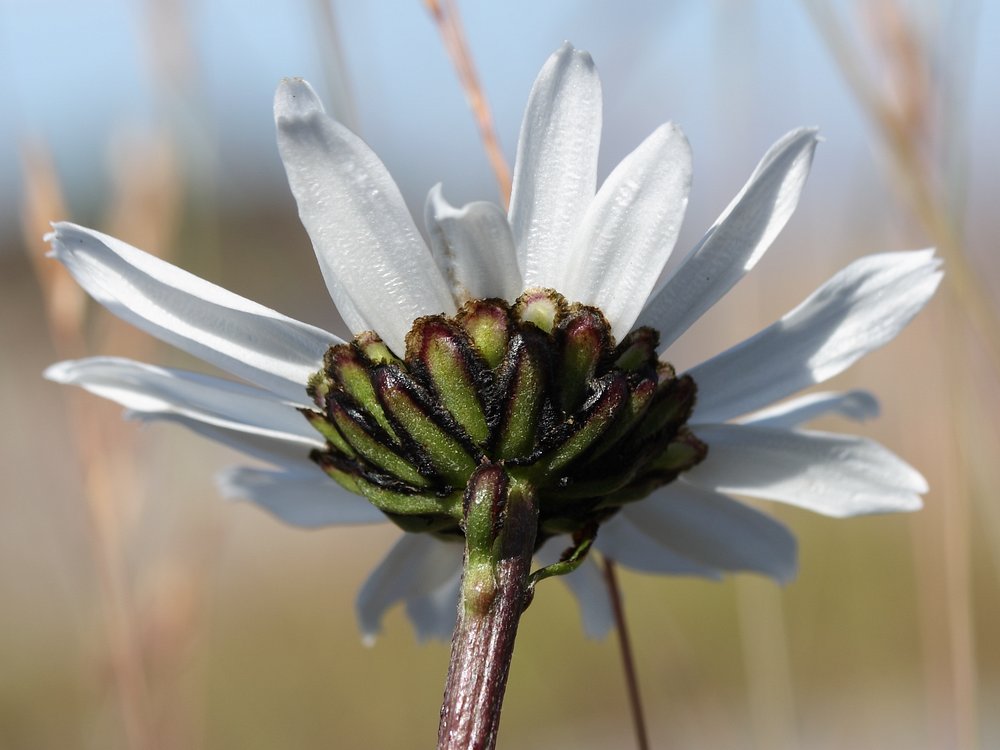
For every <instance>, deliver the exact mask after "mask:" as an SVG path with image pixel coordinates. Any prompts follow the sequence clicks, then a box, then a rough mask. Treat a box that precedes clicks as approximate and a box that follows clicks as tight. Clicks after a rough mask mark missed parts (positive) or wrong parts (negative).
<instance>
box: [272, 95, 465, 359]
mask: <svg viewBox="0 0 1000 750" xmlns="http://www.w3.org/2000/svg"><path fill="white" fill-rule="evenodd" d="M274 119H275V123H276V125H277V129H278V150H279V151H280V153H281V160H282V162H284V165H285V172H286V173H287V175H288V184H289V185H290V186H291V188H292V193H293V194H294V196H295V201H296V203H298V207H299V217H300V218H301V219H302V224H303V225H304V226H305V228H306V231H307V232H308V233H309V238H310V239H311V240H312V243H313V248H314V249H315V251H316V257H317V258H318V259H319V265H320V268H321V269H322V271H323V278H324V279H325V280H326V285H327V288H328V289H329V290H330V296H331V297H333V301H334V302H335V303H336V305H337V308H338V310H340V311H341V313H342V314H343V315H344V319H345V321H346V322H347V324H348V326H349V327H350V328H351V330H352V331H354V333H360V332H361V331H364V330H369V329H374V330H375V331H377V332H378V334H379V335H380V336H381V337H382V338H383V340H384V341H385V342H386V343H387V344H388V345H389V347H390V348H391V349H392V350H393V351H395V352H397V353H399V354H402V353H403V351H404V350H405V345H404V338H405V336H406V332H407V331H408V330H409V329H410V325H411V324H412V322H413V321H414V320H415V319H416V318H419V317H420V316H422V315H433V314H436V313H442V312H443V313H447V314H452V313H454V312H455V306H454V303H453V301H452V299H451V294H450V293H449V291H448V285H447V283H445V280H444V278H443V277H442V276H441V273H440V271H439V270H438V268H437V266H436V265H435V264H434V262H433V260H432V258H431V256H430V253H429V251H428V250H427V246H426V245H424V242H423V240H422V239H421V238H420V234H419V232H418V231H417V228H416V226H415V225H414V223H413V218H412V217H411V216H410V213H409V211H408V210H407V208H406V204H405V203H404V202H403V197H402V195H400V193H399V188H398V187H396V183H395V182H393V180H392V177H390V176H389V173H388V171H387V170H386V168H385V166H384V165H383V164H382V162H381V161H379V158H378V157H377V156H376V155H375V154H374V153H373V152H372V150H371V149H370V148H368V146H367V145H366V144H365V143H364V142H363V141H362V140H361V139H360V138H358V137H357V136H356V135H354V133H352V132H351V131H349V130H348V129H347V128H345V127H344V126H343V125H341V124H340V123H338V122H337V121H335V120H334V119H333V118H332V117H329V116H328V115H327V114H326V113H325V112H324V111H323V105H322V104H320V101H319V99H318V98H317V96H316V92H314V91H313V90H312V88H311V87H310V86H309V84H308V83H306V82H305V81H303V80H301V79H291V78H287V79H285V80H284V81H282V82H281V85H280V86H279V87H278V92H277V94H276V95H275V99H274Z"/></svg>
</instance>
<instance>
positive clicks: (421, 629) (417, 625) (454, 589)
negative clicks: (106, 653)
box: [406, 565, 462, 641]
mask: <svg viewBox="0 0 1000 750" xmlns="http://www.w3.org/2000/svg"><path fill="white" fill-rule="evenodd" d="M461 585H462V568H461V566H460V565H459V566H458V567H457V568H456V570H455V574H454V575H453V576H452V577H451V578H450V579H449V580H448V581H445V582H444V583H443V584H441V585H440V586H438V587H437V588H436V589H434V590H433V591H431V592H428V593H427V594H424V595H423V596H416V597H413V598H412V599H408V600H407V602H406V614H407V615H408V616H409V618H410V622H412V623H413V629H414V630H415V631H416V633H417V639H418V640H421V641H425V640H428V639H430V638H436V639H437V640H440V641H446V640H448V639H449V638H451V635H452V633H453V632H454V630H455V622H456V620H457V618H458V594H459V589H460V588H461Z"/></svg>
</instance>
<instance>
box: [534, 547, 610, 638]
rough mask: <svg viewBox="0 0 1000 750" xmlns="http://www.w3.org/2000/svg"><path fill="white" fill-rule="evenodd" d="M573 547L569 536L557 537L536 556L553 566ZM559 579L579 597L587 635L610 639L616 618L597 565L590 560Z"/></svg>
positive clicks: (577, 601) (581, 615)
mask: <svg viewBox="0 0 1000 750" xmlns="http://www.w3.org/2000/svg"><path fill="white" fill-rule="evenodd" d="M569 545H570V542H569V538H568V537H553V538H552V539H549V540H548V541H547V542H545V544H543V545H542V547H541V549H539V550H538V552H536V553H535V558H536V559H537V561H538V563H539V564H540V565H542V566H545V565H552V564H553V563H555V562H558V561H559V556H560V555H561V554H562V552H563V550H564V549H566V547H568V546H569ZM559 580H560V581H562V582H563V583H565V584H566V586H567V588H569V590H570V591H571V592H572V593H573V596H575V597H576V603H577V604H578V605H579V607H580V617H581V619H582V620H583V632H584V633H586V634H587V637H588V638H603V637H604V636H606V635H607V634H608V633H609V632H610V630H611V628H612V627H613V626H614V615H613V614H612V612H611V600H610V599H609V598H608V590H607V586H606V585H605V583H604V576H602V575H601V571H600V569H598V567H597V565H596V563H594V561H593V560H592V559H591V558H589V557H588V558H587V559H586V560H584V561H583V563H581V564H580V567H579V568H577V569H576V570H574V571H573V572H572V573H569V574H568V575H564V576H559ZM539 585H542V586H544V585H545V584H544V583H543V584H539Z"/></svg>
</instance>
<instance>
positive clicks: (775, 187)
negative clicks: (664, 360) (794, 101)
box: [636, 128, 817, 351]
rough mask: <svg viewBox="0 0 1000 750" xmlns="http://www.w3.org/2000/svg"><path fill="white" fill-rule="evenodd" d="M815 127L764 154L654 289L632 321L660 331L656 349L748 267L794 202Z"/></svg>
mask: <svg viewBox="0 0 1000 750" xmlns="http://www.w3.org/2000/svg"><path fill="white" fill-rule="evenodd" d="M816 142H817V139H816V131H815V130H813V129H805V128H804V129H801V130H793V131H792V132H791V133H788V134H787V135H786V136H785V137H783V138H782V139H781V140H780V141H778V142H777V143H775V144H774V145H773V146H772V147H771V148H770V149H769V150H768V152H767V153H766V154H765V155H764V158H763V159H762V160H761V162H760V164H758V165H757V168H756V169H755V170H754V172H753V174H752V175H750V179H749V180H748V181H747V183H746V185H744V186H743V189H742V190H741V191H740V192H739V194H738V195H737V196H736V197H735V198H734V199H733V201H732V203H730V204H729V206H728V207H727V208H726V210H725V211H723V212H722V215H721V216H720V217H719V218H718V219H716V221H715V224H713V225H712V227H711V229H709V230H708V232H707V233H706V234H705V236H704V237H703V238H702V239H701V241H700V242H699V243H698V244H697V245H696V246H695V247H694V249H692V250H691V252H690V253H689V254H688V256H687V257H686V258H685V259H684V262H683V263H682V264H681V265H680V266H678V268H677V269H676V270H675V271H674V272H673V275H672V276H671V277H670V278H668V279H667V281H666V282H665V283H664V284H663V285H662V286H661V287H660V288H659V289H658V290H657V291H655V292H654V293H653V295H652V296H651V297H650V299H649V301H648V302H647V303H646V306H645V308H644V309H643V310H642V312H641V313H640V314H639V318H638V320H637V321H636V324H637V325H647V326H652V327H653V328H655V329H656V330H658V331H659V332H660V351H663V350H664V349H666V348H667V347H668V346H669V345H670V344H672V343H673V342H674V341H675V340H676V339H677V338H678V337H679V336H680V335H681V334H682V333H684V331H686V330H687V329H688V327H689V326H690V325H691V324H692V323H694V322H695V321H696V320H697V319H698V318H700V317H701V316H702V314H703V313H704V312H705V311H706V310H708V309H709V308H710V307H711V306H712V305H714V304H715V303H716V302H717V301H718V300H719V299H721V298H722V296H723V295H724V294H725V293H726V292H728V291H729V290H730V289H731V288H732V287H733V285H734V284H735V283H736V282H737V281H739V280H740V279H741V278H743V276H744V274H746V273H747V271H749V270H750V269H751V268H753V267H754V266H755V265H756V264H757V261H759V260H760V259H761V257H762V256H763V255H764V253H765V252H766V251H767V249H768V247H770V245H771V243H772V242H773V241H774V238H775V237H776V236H777V235H778V232H780V231H781V230H782V229H783V228H784V226H785V224H786V223H787V222H788V219H789V218H790V217H791V215H792V212H793V211H794V210H795V207H796V205H798V202H799V195H800V194H801V192H802V186H803V185H804V184H805V181H806V176H807V175H808V174H809V166H810V165H811V164H812V156H813V151H814V150H815V148H816Z"/></svg>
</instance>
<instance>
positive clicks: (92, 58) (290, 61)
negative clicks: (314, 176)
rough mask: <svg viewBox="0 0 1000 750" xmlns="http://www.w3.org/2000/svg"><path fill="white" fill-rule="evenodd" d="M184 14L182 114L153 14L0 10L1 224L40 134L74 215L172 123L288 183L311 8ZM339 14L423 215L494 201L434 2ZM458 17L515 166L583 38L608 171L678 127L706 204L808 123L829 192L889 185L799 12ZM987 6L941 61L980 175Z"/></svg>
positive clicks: (636, 10) (590, 11) (319, 75)
mask: <svg viewBox="0 0 1000 750" xmlns="http://www.w3.org/2000/svg"><path fill="white" fill-rule="evenodd" d="M160 2H161V4H163V0H160ZM172 2H173V4H175V5H178V6H180V7H182V8H183V9H184V12H185V14H186V16H187V20H188V25H189V28H190V30H191V37H192V45H191V47H190V49H189V51H188V56H187V60H186V62H187V63H189V64H190V65H191V69H192V70H193V71H194V72H195V75H194V76H193V78H192V88H191V90H190V91H189V93H188V99H187V104H186V105H185V107H183V108H180V109H178V108H177V107H176V106H173V105H174V104H176V101H177V100H176V99H173V100H171V99H169V98H164V97H163V96H158V95H157V88H156V86H155V85H154V81H155V77H154V76H153V75H152V72H151V65H150V55H149V42H148V40H149V38H150V36H149V34H150V32H149V26H150V24H149V21H148V7H149V6H150V5H151V4H152V3H151V2H140V0H87V1H86V2H80V1H79V0H0V69H2V75H0V100H2V101H3V102H5V103H6V104H5V106H4V107H3V111H2V112H0V188H2V189H3V191H4V194H5V195H10V196H11V198H12V199H11V200H8V199H4V200H3V201H2V208H0V221H3V222H4V224H5V225H7V224H8V223H9V222H10V219H11V216H12V210H13V208H14V206H15V205H16V194H17V184H18V183H17V177H18V176H17V160H16V148H17V144H18V143H19V141H20V139H22V138H23V137H25V136H26V135H41V136H42V137H43V138H44V139H45V140H46V141H47V142H48V143H49V144H50V145H51V147H52V148H53V149H54V151H55V154H56V158H57V164H58V167H59V169H60V172H61V174H62V176H63V178H64V179H65V180H66V181H67V182H68V184H69V186H70V188H71V200H72V201H78V202H85V201H86V200H87V199H88V197H92V196H94V195H100V194H101V190H102V189H103V188H104V186H105V185H106V161H107V157H106V153H107V148H108V143H109V140H110V139H112V138H113V137H114V136H115V133H117V132H120V129H121V127H122V125H123V124H139V125H141V124H143V123H150V122H174V123H175V124H176V127H177V128H178V130H179V132H181V133H184V134H186V136H187V137H188V138H190V139H192V140H191V141H190V142H188V143H186V144H185V151H186V156H187V158H189V159H190V160H192V161H198V160H199V159H202V158H203V155H205V154H214V153H221V157H220V159H219V161H215V159H214V158H212V159H211V160H209V161H210V162H211V163H210V164H208V165H206V164H202V165H201V168H203V169H207V170H208V171H210V172H213V173H215V174H217V179H218V182H219V184H220V186H221V187H222V189H223V192H224V193H225V195H226V196H227V197H230V198H234V199H239V196H240V195H241V191H240V188H245V187H247V186H255V185H266V186H270V184H271V182H272V180H273V179H274V178H276V177H279V176H280V171H279V170H280V165H279V163H278V160H277V154H276V149H275V147H274V141H273V125H272V121H271V113H270V108H271V97H272V94H273V90H274V87H275V84H276V83H277V81H278V80H279V79H280V78H281V77H282V76H285V75H302V76H304V77H306V78H308V79H310V80H312V81H313V82H314V83H316V84H317V88H318V89H319V90H320V91H322V92H325V91H326V89H325V85H324V73H323V71H324V59H325V58H324V52H323V50H322V47H321V45H322V44H323V43H324V40H323V39H322V37H321V34H320V33H319V31H318V29H319V24H318V23H317V17H316V12H315V3H314V2H313V1H312V0H285V1H284V2H276V1H275V0H256V1H255V2H253V3H247V2H245V0H204V1H202V2H199V1H198V0H187V2H184V0H172ZM622 7H626V8H627V9H628V11H627V12H625V13H623V12H622V10H621V8H622ZM847 7H851V8H853V7H855V4H853V3H850V4H848V6H847ZM962 7H965V6H962ZM968 7H970V8H973V9H975V8H976V7H977V6H976V5H975V4H973V5H971V6H968ZM335 8H336V12H337V18H338V23H339V26H340V33H341V38H342V41H343V45H344V54H345V58H346V62H347V72H348V76H349V79H350V84H351V86H352V88H353V91H354V95H355V101H356V106H357V109H358V112H359V120H360V124H361V131H362V135H363V136H364V137H365V139H366V140H368V141H369V143H371V144H372V146H373V147H374V148H375V149H376V151H377V152H378V153H379V154H380V156H381V157H382V158H383V159H384V160H385V161H386V163H387V164H388V166H389V167H390V170H391V171H392V172H393V174H394V175H395V176H396V178H397V180H398V181H399V182H400V183H401V186H402V187H403V189H404V193H405V194H406V195H407V198H408V199H409V200H410V201H411V203H412V204H414V205H416V206H419V203H420V201H421V200H422V195H423V194H424V193H425V192H426V190H427V189H428V188H429V187H430V186H431V185H432V184H434V183H435V182H438V181H443V182H444V184H445V191H446V195H447V196H448V197H449V198H450V199H451V200H452V201H454V202H459V201H465V200H470V199H475V198H484V197H485V198H493V197H494V194H493V192H492V186H491V183H490V178H489V171H488V168H487V165H486V162H485V159H484V157H483V155H482V150H481V148H480V145H479V141H478V138H477V134H476V131H475V128H474V126H473V123H472V120H471V118H470V116H469V114H468V110H467V108H466V106H465V102H464V100H463V97H462V94H461V92H460V91H459V89H458V86H457V83H456V79H455V75H454V72H453V70H452V68H451V66H450V64H449V62H448V60H447V58H446V56H445V54H444V51H443V49H442V46H441V44H440V41H439V39H438V36H437V32H436V30H435V29H434V27H433V26H432V24H431V23H430V21H429V18H428V16H427V13H426V11H425V10H424V7H423V3H422V2H420V0H386V1H384V2H370V3H358V2H335ZM461 9H462V11H463V14H464V20H465V22H466V27H467V31H468V35H469V41H470V44H471V47H472V49H473V51H474V54H475V57H476V61H477V63H478V67H479V71H480V74H481V77H482V79H483V83H484V85H485V88H486V92H487V94H488V96H489V98H490V100H491V102H492V105H493V109H494V113H495V115H496V119H497V128H498V131H499V133H500V137H501V140H502V143H503V146H504V148H505V151H506V152H507V153H508V155H509V156H510V157H511V158H512V157H513V153H514V148H515V145H516V135H517V129H518V126H519V123H520V118H521V115H522V111H523V107H524V102H525V98H526V96H527V93H528V90H529V88H530V85H531V82H532V80H533V78H534V76H535V74H536V72H537V70H538V68H539V67H540V66H541V64H542V63H543V62H544V60H545V58H546V56H547V55H548V54H549V53H550V52H552V51H553V50H554V49H555V48H556V47H558V45H559V44H560V43H561V42H562V41H563V40H564V39H569V40H571V41H572V42H573V43H574V44H575V45H576V46H578V47H581V48H584V49H588V50H589V51H590V52H591V53H592V54H593V56H594V58H595V60H596V61H597V64H598V67H599V68H600V70H601V73H602V78H603V81H604V92H605V123H606V124H605V136H604V150H603V155H602V163H603V166H604V171H605V173H606V171H607V170H608V169H610V167H611V166H612V165H613V163H615V162H617V161H618V160H619V159H620V158H621V156H623V155H624V153H626V152H627V151H628V150H630V149H631V148H632V147H633V146H634V145H635V144H636V143H638V142H639V140H641V139H642V138H643V137H644V136H645V135H647V134H648V133H649V132H650V131H651V130H652V129H653V128H654V127H656V126H657V125H658V124H660V123H661V122H663V121H664V120H667V119H672V120H674V121H676V122H678V123H679V124H680V125H681V126H682V127H683V128H684V130H685V132H686V133H687V134H688V137H689V139H690V140H691V142H692V146H693V148H694V153H695V175H696V185H695V189H696V191H697V189H698V187H699V186H700V185H714V184H715V183H716V181H717V180H718V181H722V182H723V183H724V186H723V188H721V189H723V190H728V191H730V192H731V189H735V187H738V182H736V183H734V182H733V180H734V179H735V180H741V178H742V176H745V174H746V173H748V171H749V169H750V168H752V166H753V164H754V162H755V161H756V159H757V158H758V157H759V155H760V154H761V153H763V151H764V149H765V148H766V147H767V145H769V144H770V143H771V142H772V141H774V140H775V139H776V138H777V137H778V136H780V135H781V134H782V133H783V132H785V131H786V130H789V129H791V128H793V127H795V126H798V125H820V126H821V127H822V130H823V134H824V136H825V138H826V143H825V144H824V146H823V148H822V150H821V152H820V157H819V161H818V163H819V164H824V163H825V167H824V170H825V177H824V182H825V183H826V184H827V185H828V186H829V185H830V184H831V182H830V181H833V183H832V184H833V185H834V186H836V185H837V184H838V181H840V182H843V181H850V180H852V179H858V177H857V175H858V170H859V169H861V170H865V169H871V170H872V171H873V172H874V167H873V166H872V165H871V164H870V162H871V150H870V149H869V148H868V147H867V143H868V141H869V138H870V132H869V129H868V127H867V125H866V123H865V121H864V119H863V118H862V116H861V115H860V114H859V113H858V110H857V107H856V106H855V104H854V102H853V100H852V99H851V97H850V95H849V94H848V92H847V91H846V89H845V87H844V85H843V83H842V81H841V78H840V75H839V72H838V71H837V70H836V68H835V67H834V66H833V64H832V63H831V61H830V59H829V56H828V55H827V53H826V50H825V49H824V47H823V45H822V44H821V42H820V40H819V39H818V37H817V35H816V34H815V32H814V30H813V28H812V27H811V25H810V22H809V19H808V17H807V15H806V13H805V12H804V10H803V8H802V6H801V5H800V4H799V3H796V2H757V3H752V2H749V1H747V2H740V1H739V0H729V1H728V2H727V1H721V0H720V1H719V2H705V3H702V2H698V3H692V2H663V1H662V0H661V1H659V2H656V1H654V0H648V1H646V2H633V3H629V4H627V5H624V6H623V5H622V4H620V3H616V4H611V3H606V2H599V1H598V0H591V1H589V2H581V1H580V0H550V1H547V2H538V1H537V0H536V1H535V2H530V1H529V0H514V1H510V0H508V1H506V2H495V3H480V2H476V3H472V2H465V3H462V4H461ZM977 12H978V19H977V23H976V24H975V25H974V28H973V26H972V25H967V26H968V32H967V33H966V34H965V37H970V36H972V35H973V34H975V35H976V36H975V38H973V39H969V40H968V43H967V45H963V46H961V47H954V46H953V47H952V48H950V49H948V50H944V51H943V54H948V55H955V54H967V53H968V51H969V50H973V51H974V56H975V60H974V66H973V67H972V72H973V75H972V77H971V87H970V90H971V102H972V106H971V109H970V111H971V123H972V128H971V132H972V142H973V143H974V144H975V145H976V147H977V149H980V151H978V152H977V158H976V160H975V162H974V166H975V169H979V170H983V169H984V168H985V167H986V166H987V165H989V164H996V163H997V159H996V157H997V147H996V145H995V140H994V139H993V137H992V134H993V132H994V131H995V129H996V126H997V123H998V121H1000V118H998V117H997V106H998V105H997V100H998V97H997V93H998V91H997V74H996V72H995V71H997V70H1000V45H998V44H997V43H996V37H997V30H998V29H1000V24H998V18H1000V4H994V3H984V4H983V7H981V8H979V9H978V11H977ZM950 14H951V15H948V16H943V17H941V18H940V19H938V20H937V21H936V23H938V24H948V23H954V22H956V21H955V19H957V22H958V23H961V22H962V20H961V19H962V15H961V12H959V13H958V14H957V15H956V14H955V12H954V11H951V12H950ZM928 17H929V16H928ZM928 23H932V22H931V21H928ZM157 28H158V29H162V24H161V25H159V26H158V27H157ZM161 36H162V34H161ZM991 40H992V41H991ZM170 102H173V104H169V103H170ZM982 155H985V157H986V158H985V159H983V158H980V157H981V156H982ZM974 176H975V175H974ZM861 179H862V180H863V179H864V177H863V176H862V178H861ZM695 195H696V196H697V192H696V194H695ZM694 205H695V206H696V205H697V204H696V203H695V204H694ZM718 208H719V206H717V205H714V204H713V205H710V206H707V207H706V209H705V210H706V212H707V214H712V213H714V212H717V210H718ZM695 210H696V211H697V209H696V208H695ZM707 214H706V215H707ZM3 228H4V227H3V226H0V229H3Z"/></svg>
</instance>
